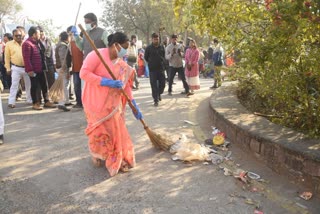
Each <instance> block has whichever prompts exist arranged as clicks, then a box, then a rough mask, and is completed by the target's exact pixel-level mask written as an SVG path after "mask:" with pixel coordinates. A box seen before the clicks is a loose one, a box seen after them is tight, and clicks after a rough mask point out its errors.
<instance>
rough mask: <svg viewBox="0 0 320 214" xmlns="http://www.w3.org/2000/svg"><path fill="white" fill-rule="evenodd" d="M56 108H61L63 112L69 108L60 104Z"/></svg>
mask: <svg viewBox="0 0 320 214" xmlns="http://www.w3.org/2000/svg"><path fill="white" fill-rule="evenodd" d="M58 109H60V110H63V111H65V112H67V111H70V109H68V108H67V107H65V106H62V105H58Z"/></svg>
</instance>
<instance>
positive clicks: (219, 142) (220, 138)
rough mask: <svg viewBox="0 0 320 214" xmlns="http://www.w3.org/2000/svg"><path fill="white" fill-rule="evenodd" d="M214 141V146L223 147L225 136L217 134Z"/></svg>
mask: <svg viewBox="0 0 320 214" xmlns="http://www.w3.org/2000/svg"><path fill="white" fill-rule="evenodd" d="M212 141H213V144H214V145H222V144H224V136H223V135H220V134H216V135H215V136H214V137H213V139H212Z"/></svg>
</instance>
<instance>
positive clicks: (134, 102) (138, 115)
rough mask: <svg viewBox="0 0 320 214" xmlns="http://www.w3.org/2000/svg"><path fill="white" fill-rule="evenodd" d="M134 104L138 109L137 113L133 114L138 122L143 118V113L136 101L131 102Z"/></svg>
mask: <svg viewBox="0 0 320 214" xmlns="http://www.w3.org/2000/svg"><path fill="white" fill-rule="evenodd" d="M131 102H132V104H133V105H134V107H135V108H136V109H137V113H136V114H135V113H134V112H133V111H132V113H133V114H134V116H135V117H136V119H137V120H141V119H142V118H143V116H142V113H141V111H140V109H139V107H138V106H137V103H136V101H135V100H131Z"/></svg>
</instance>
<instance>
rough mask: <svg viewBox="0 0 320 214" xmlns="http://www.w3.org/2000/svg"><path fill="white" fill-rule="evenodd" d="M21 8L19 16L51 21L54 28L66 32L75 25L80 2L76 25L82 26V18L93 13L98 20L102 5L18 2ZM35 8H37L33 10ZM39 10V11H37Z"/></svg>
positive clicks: (74, 0) (92, 0)
mask: <svg viewBox="0 0 320 214" xmlns="http://www.w3.org/2000/svg"><path fill="white" fill-rule="evenodd" d="M18 1H19V2H20V4H21V5H22V7H23V10H22V11H21V15H22V16H24V17H28V18H29V19H32V20H46V19H52V21H53V24H54V25H55V26H62V30H66V28H67V27H69V26H70V25H74V24H75V20H76V15H77V11H78V8H79V3H80V2H81V7H80V12H79V15H78V21H77V24H84V18H83V16H84V15H85V14H86V13H90V12H92V13H94V14H96V16H97V17H98V20H99V18H100V17H101V15H102V4H101V3H98V0H18ZM35 8H37V9H36V10H35ZM38 8H41V9H38Z"/></svg>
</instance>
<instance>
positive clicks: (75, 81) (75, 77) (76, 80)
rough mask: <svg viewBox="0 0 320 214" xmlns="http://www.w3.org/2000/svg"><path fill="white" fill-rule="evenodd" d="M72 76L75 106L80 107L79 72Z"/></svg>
mask: <svg viewBox="0 0 320 214" xmlns="http://www.w3.org/2000/svg"><path fill="white" fill-rule="evenodd" d="M72 75H73V88H74V93H75V94H76V101H77V105H81V106H82V100H81V79H80V72H74V73H73V74H72Z"/></svg>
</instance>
